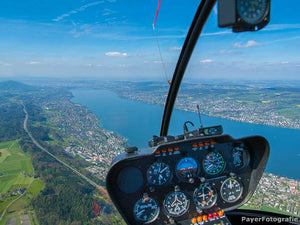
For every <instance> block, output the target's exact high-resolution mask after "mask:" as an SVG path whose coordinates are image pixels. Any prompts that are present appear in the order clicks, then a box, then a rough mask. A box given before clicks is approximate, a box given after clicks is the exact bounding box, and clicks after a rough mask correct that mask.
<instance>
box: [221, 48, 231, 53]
mask: <svg viewBox="0 0 300 225" xmlns="http://www.w3.org/2000/svg"><path fill="white" fill-rule="evenodd" d="M231 52H232V51H231V50H224V49H223V50H220V51H219V53H220V54H229V53H231Z"/></svg>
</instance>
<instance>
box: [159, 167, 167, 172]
mask: <svg viewBox="0 0 300 225" xmlns="http://www.w3.org/2000/svg"><path fill="white" fill-rule="evenodd" d="M167 168H168V167H165V168H164V169H163V170H162V171H160V173H163V172H164V171H165V170H166V169H167Z"/></svg>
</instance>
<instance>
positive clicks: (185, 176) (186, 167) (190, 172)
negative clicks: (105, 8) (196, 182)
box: [176, 157, 198, 181]
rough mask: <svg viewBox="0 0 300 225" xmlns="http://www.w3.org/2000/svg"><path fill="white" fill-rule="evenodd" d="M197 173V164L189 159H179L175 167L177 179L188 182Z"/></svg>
mask: <svg viewBox="0 0 300 225" xmlns="http://www.w3.org/2000/svg"><path fill="white" fill-rule="evenodd" d="M197 172H198V165H197V162H196V161H195V159H193V158H191V157H186V158H183V159H181V160H180V161H179V162H178V164H177V166H176V173H177V175H178V177H179V178H181V179H182V180H184V181H188V180H189V179H190V178H192V177H195V176H197Z"/></svg>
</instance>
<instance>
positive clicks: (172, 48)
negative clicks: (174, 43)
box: [168, 47, 182, 51]
mask: <svg viewBox="0 0 300 225" xmlns="http://www.w3.org/2000/svg"><path fill="white" fill-rule="evenodd" d="M181 49H182V47H170V48H168V50H169V51H180V50H181Z"/></svg>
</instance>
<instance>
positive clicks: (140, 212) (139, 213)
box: [136, 209, 145, 216]
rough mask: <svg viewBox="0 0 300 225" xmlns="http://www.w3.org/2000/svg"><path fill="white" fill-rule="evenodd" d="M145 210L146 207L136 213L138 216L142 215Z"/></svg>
mask: <svg viewBox="0 0 300 225" xmlns="http://www.w3.org/2000/svg"><path fill="white" fill-rule="evenodd" d="M143 212H145V209H143V210H141V211H139V212H138V213H137V214H136V215H137V216H140V215H141V214H142V213H143Z"/></svg>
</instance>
